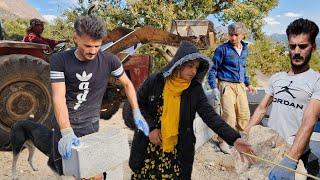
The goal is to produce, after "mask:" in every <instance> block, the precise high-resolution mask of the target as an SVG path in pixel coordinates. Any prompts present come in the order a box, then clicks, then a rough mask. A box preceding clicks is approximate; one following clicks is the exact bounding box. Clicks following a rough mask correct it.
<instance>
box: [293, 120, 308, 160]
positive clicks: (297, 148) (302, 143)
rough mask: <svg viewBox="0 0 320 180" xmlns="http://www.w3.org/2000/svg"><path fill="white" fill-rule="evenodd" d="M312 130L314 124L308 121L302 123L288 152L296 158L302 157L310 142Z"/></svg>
mask: <svg viewBox="0 0 320 180" xmlns="http://www.w3.org/2000/svg"><path fill="white" fill-rule="evenodd" d="M312 131H313V126H312V125H310V124H307V121H305V122H303V123H302V124H301V127H300V128H299V130H298V133H297V134H296V137H295V139H294V143H293V145H292V146H291V149H290V150H289V152H288V155H289V156H290V157H292V158H293V159H296V160H298V159H300V156H301V155H302V153H303V152H304V150H305V148H306V147H307V145H308V144H309V140H310V136H311V134H312Z"/></svg>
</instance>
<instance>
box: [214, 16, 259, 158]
mask: <svg viewBox="0 0 320 180" xmlns="http://www.w3.org/2000/svg"><path fill="white" fill-rule="evenodd" d="M245 33H246V30H245V27H244V24H243V23H240V22H236V23H233V24H231V25H229V26H228V35H229V41H228V42H226V43H224V44H222V45H220V46H219V47H218V48H217V49H216V50H215V53H214V56H213V60H212V61H213V65H212V67H211V69H210V71H209V74H208V82H209V85H210V87H211V88H212V89H213V92H214V95H215V98H216V100H219V99H220V100H221V108H222V118H223V119H225V121H226V122H227V123H228V124H229V125H230V126H231V127H233V128H234V129H236V130H238V131H243V130H244V128H245V127H246V125H247V123H248V121H249V118H250V110H249V104H248V99H247V94H246V89H247V90H248V91H249V92H252V93H253V92H255V89H254V88H253V87H252V86H251V85H250V81H249V77H248V76H247V73H246V59H247V57H248V44H247V43H245V42H244V41H242V39H243V37H244V35H245ZM216 79H217V80H218V84H217V81H216ZM219 97H220V98H219ZM219 141H220V142H219V147H220V149H221V151H223V152H224V153H227V154H230V147H229V145H228V144H227V143H226V142H224V141H222V140H221V138H219Z"/></svg>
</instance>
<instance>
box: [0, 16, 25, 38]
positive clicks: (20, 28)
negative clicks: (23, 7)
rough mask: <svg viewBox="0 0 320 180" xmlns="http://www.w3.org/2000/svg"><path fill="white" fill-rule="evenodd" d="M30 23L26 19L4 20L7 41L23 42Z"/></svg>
mask: <svg viewBox="0 0 320 180" xmlns="http://www.w3.org/2000/svg"><path fill="white" fill-rule="evenodd" d="M28 26H29V21H28V20H26V19H16V20H4V22H3V28H4V32H5V37H4V38H5V39H7V40H16V41H21V40H22V39H23V36H24V35H25V34H26V29H27V27H28Z"/></svg>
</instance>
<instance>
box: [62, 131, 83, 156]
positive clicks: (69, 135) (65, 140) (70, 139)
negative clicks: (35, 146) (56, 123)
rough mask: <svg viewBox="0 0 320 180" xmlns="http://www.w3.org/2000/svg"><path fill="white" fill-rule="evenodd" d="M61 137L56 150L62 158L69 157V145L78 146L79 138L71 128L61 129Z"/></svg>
mask: <svg viewBox="0 0 320 180" xmlns="http://www.w3.org/2000/svg"><path fill="white" fill-rule="evenodd" d="M61 135H62V138H61V139H60V140H59V143H58V151H59V153H60V155H61V156H62V158H63V159H69V158H70V157H71V146H72V145H75V146H79V145H80V139H79V138H78V137H77V136H76V135H75V134H74V132H73V130H72V128H71V127H70V128H65V129H61Z"/></svg>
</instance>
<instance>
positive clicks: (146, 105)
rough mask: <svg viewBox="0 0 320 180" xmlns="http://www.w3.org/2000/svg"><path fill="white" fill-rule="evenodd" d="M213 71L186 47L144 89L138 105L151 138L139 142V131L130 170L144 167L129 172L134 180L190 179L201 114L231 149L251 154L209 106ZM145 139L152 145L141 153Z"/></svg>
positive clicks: (195, 51) (145, 84)
mask: <svg viewBox="0 0 320 180" xmlns="http://www.w3.org/2000/svg"><path fill="white" fill-rule="evenodd" d="M209 65H210V59H209V58H207V57H205V56H203V55H202V54H200V53H199V51H198V49H197V48H196V47H195V46H194V45H192V44H191V43H189V42H182V43H181V44H180V47H179V49H178V50H177V53H176V54H175V56H174V57H173V59H172V61H171V62H170V63H169V64H168V65H167V66H166V67H164V69H163V70H162V71H161V72H158V73H155V74H152V75H150V76H149V78H148V79H147V80H146V81H145V82H144V83H143V85H142V86H141V88H140V89H139V91H138V102H139V106H140V109H141V113H142V114H143V116H144V117H145V119H146V121H147V122H148V125H149V126H150V135H149V138H146V137H143V135H140V136H136V135H137V133H139V131H135V137H136V138H134V140H133V142H132V149H131V154H130V160H129V164H130V165H132V164H133V165H134V166H135V167H136V166H137V163H135V162H139V161H140V162H141V167H138V169H137V168H132V167H133V166H130V167H131V168H132V169H133V171H134V173H133V175H132V179H139V180H140V179H183V180H185V179H191V172H192V165H193V160H194V150H195V142H196V139H195V135H194V132H193V121H194V119H195V114H196V112H197V113H198V114H199V115H200V117H201V118H202V120H203V121H204V122H205V123H206V124H207V125H208V126H209V127H210V128H211V129H212V130H213V131H215V132H216V133H217V134H218V135H219V136H220V137H222V138H223V139H224V140H225V141H226V142H227V143H228V144H230V145H234V146H235V148H236V149H237V150H238V151H240V152H248V153H250V152H252V149H251V147H250V145H249V144H247V143H246V142H244V141H243V140H241V139H240V135H239V133H238V132H236V131H235V130H233V129H232V128H231V127H230V126H229V125H227V124H226V123H225V121H224V120H223V119H221V117H220V116H219V115H217V113H216V112H215V111H214V110H213V108H212V106H210V105H209V103H208V100H207V98H206V96H205V93H204V91H203V88H202V85H201V82H202V80H203V78H204V76H205V75H206V73H207V70H208V68H209ZM124 119H125V120H126V121H128V120H127V119H126V118H124ZM126 124H128V122H127V123H126ZM129 124H130V122H129ZM137 137H138V138H137ZM142 138H145V139H147V141H148V142H147V146H146V147H139V146H141V145H142V144H143V143H142V144H141V143H140V142H141V140H142ZM139 148H140V149H141V148H144V149H145V151H143V152H144V153H143V156H142V157H143V158H142V159H141V153H140V155H138V153H136V149H139Z"/></svg>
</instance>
